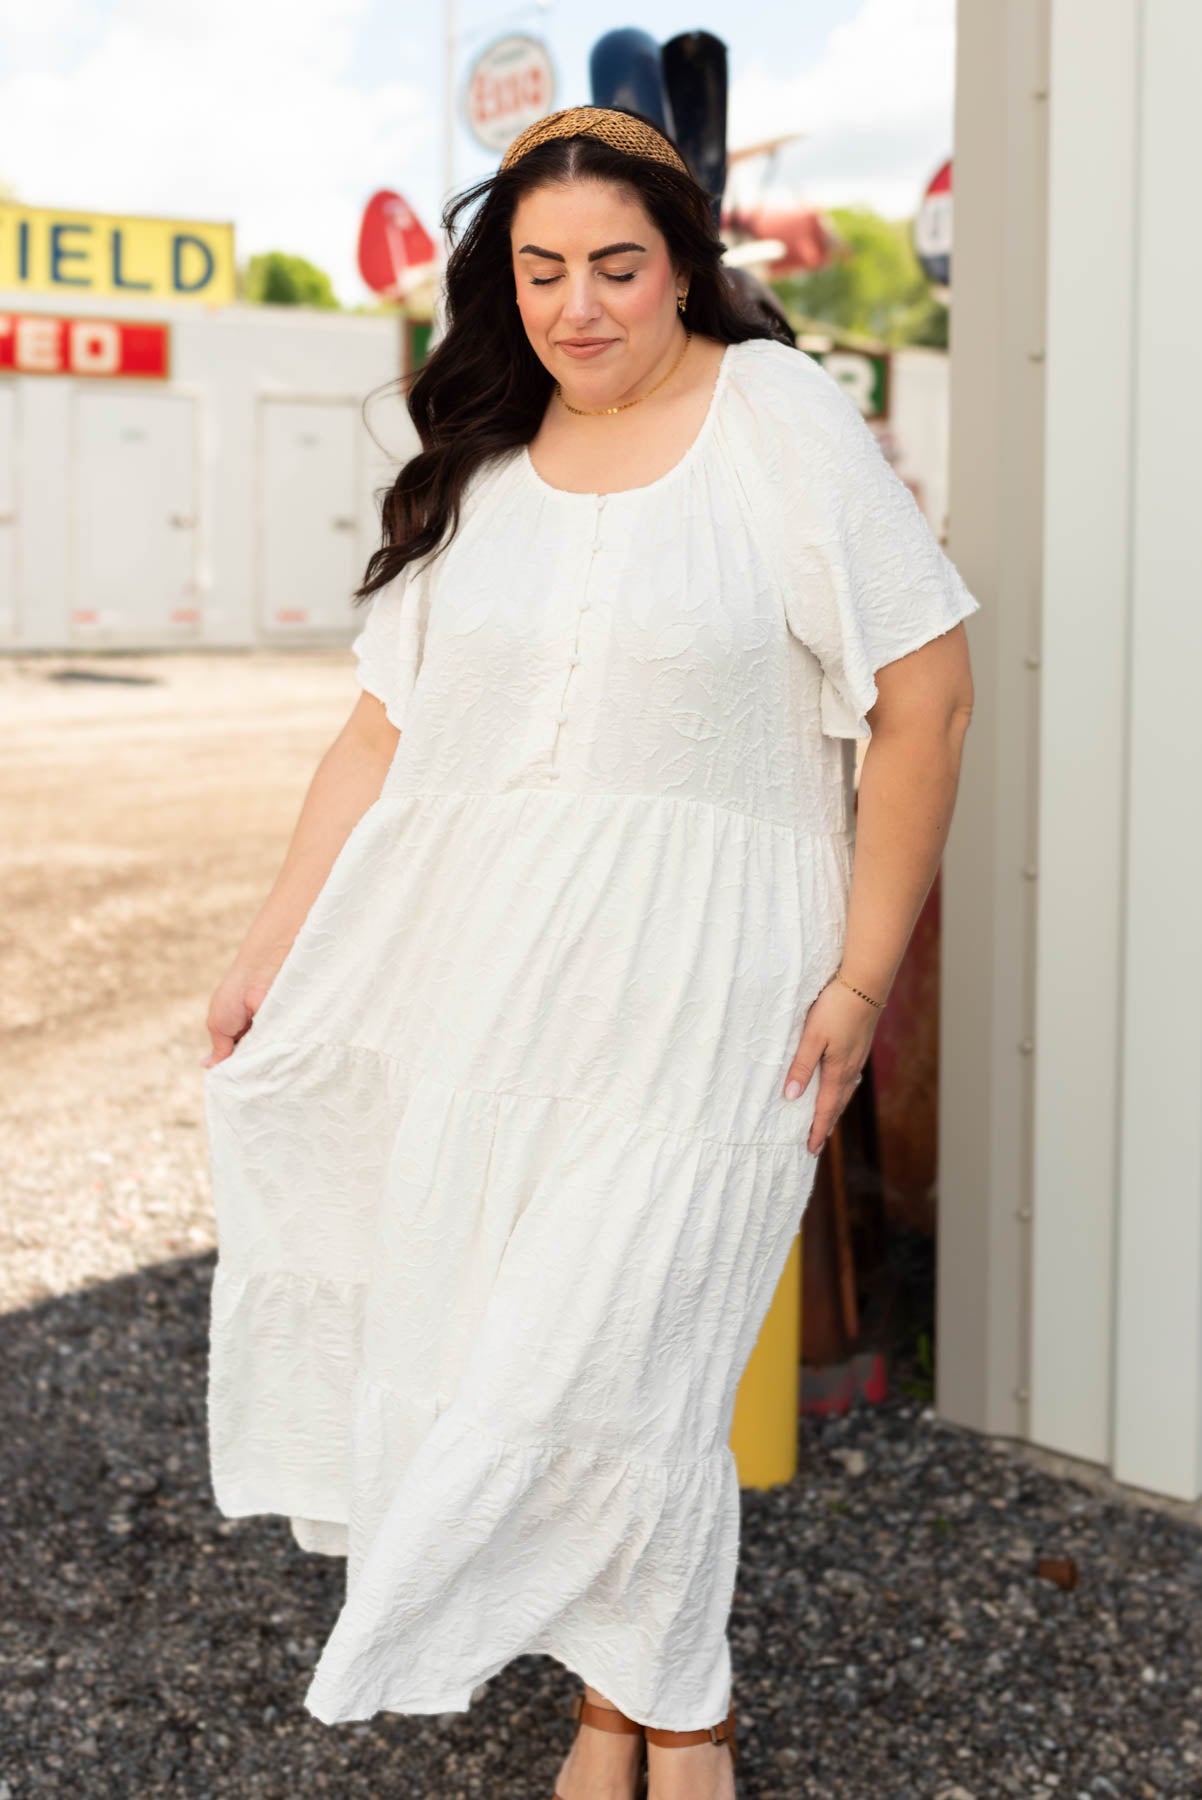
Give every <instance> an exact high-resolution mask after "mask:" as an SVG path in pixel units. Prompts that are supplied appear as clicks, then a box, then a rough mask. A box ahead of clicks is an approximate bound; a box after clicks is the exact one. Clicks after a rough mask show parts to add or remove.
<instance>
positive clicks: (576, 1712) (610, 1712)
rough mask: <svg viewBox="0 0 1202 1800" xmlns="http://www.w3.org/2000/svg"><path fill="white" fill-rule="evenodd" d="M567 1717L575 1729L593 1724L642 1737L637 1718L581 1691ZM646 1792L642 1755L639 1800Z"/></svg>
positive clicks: (552, 1797)
mask: <svg viewBox="0 0 1202 1800" xmlns="http://www.w3.org/2000/svg"><path fill="white" fill-rule="evenodd" d="M569 1717H571V1718H573V1719H575V1721H576V1730H577V1731H579V1730H580V1727H581V1726H582V1725H595V1726H596V1727H597V1729H598V1730H599V1731H623V1732H626V1733H631V1732H633V1733H636V1734H637V1735H638V1736H639V1737H642V1735H643V1727H642V1726H641V1725H640V1724H639V1722H638V1720H637V1719H628V1718H627V1717H626V1714H625V1713H624V1712H619V1711H618V1709H617V1707H616V1706H598V1705H597V1704H596V1702H595V1701H593V1700H586V1699H585V1697H584V1695H583V1693H580V1694H576V1695H575V1696H574V1697H573V1700H572V1705H571V1708H570V1711H569ZM646 1792H647V1760H646V1758H645V1757H644V1759H643V1767H642V1771H641V1773H640V1776H639V1788H638V1795H639V1800H642V1796H643V1795H644V1794H645V1793H646ZM551 1800H560V1796H559V1795H558V1794H553V1795H552V1796H551Z"/></svg>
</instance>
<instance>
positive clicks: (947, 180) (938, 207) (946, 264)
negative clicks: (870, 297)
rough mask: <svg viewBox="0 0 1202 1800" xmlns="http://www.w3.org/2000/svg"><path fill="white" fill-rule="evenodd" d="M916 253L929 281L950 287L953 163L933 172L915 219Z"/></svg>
mask: <svg viewBox="0 0 1202 1800" xmlns="http://www.w3.org/2000/svg"><path fill="white" fill-rule="evenodd" d="M914 254H915V255H916V256H917V258H918V260H919V262H920V263H921V264H922V266H923V269H924V271H925V273H926V277H927V280H928V281H933V282H935V283H936V285H937V286H939V287H949V286H950V285H951V279H952V165H951V161H950V159H949V160H948V161H947V162H945V163H942V164H941V165H940V167H939V168H938V169H937V170H936V171H935V173H934V175H932V177H931V179H930V181H928V183H927V186H926V192H925V193H924V194H923V196H922V204H921V205H920V206H919V208H918V213H917V215H916V217H915V220H914Z"/></svg>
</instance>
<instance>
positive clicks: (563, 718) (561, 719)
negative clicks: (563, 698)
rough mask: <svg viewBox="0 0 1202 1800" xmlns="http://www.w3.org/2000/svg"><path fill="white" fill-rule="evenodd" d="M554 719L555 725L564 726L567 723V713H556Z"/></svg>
mask: <svg viewBox="0 0 1202 1800" xmlns="http://www.w3.org/2000/svg"><path fill="white" fill-rule="evenodd" d="M555 718H556V721H557V723H558V724H560V725H566V724H567V722H568V715H567V713H556V715H555Z"/></svg>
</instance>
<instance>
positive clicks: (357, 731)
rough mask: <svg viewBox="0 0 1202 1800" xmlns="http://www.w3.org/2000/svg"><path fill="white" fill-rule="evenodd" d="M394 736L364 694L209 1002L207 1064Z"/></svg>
mask: <svg viewBox="0 0 1202 1800" xmlns="http://www.w3.org/2000/svg"><path fill="white" fill-rule="evenodd" d="M399 737H400V733H399V731H398V730H397V728H396V726H395V725H393V724H392V723H391V722H390V721H389V719H388V717H387V714H386V713H385V711H384V707H383V704H382V702H381V701H379V700H377V698H376V697H375V695H374V694H369V693H366V692H364V693H363V694H361V695H360V697H359V699H358V701H357V702H356V705H355V707H354V710H353V711H352V712H351V714H350V716H349V718H348V719H347V721H346V724H345V725H344V726H343V727H342V730H341V731H340V732H339V733H338V736H337V737H336V738H335V739H334V741H333V743H332V744H331V745H330V747H329V749H328V750H327V751H326V752H325V754H324V755H323V757H322V759H321V761H320V762H319V763H318V765H317V768H316V769H315V771H314V773H313V778H312V780H311V781H310V783H309V787H308V790H307V792H306V794H305V799H304V803H303V805H302V806H301V810H300V815H299V817H298V819H297V822H296V826H295V829H294V831H293V833H292V837H291V840H290V842H289V844H288V849H287V851H286V853H285V856H284V860H283V863H282V864H281V866H280V872H279V874H278V875H277V876H276V878H275V881H274V882H273V884H272V887H271V891H270V892H269V893H268V895H267V898H266V899H265V900H264V902H263V905H262V907H261V908H260V909H259V912H258V914H257V915H256V917H255V919H254V922H253V923H252V925H251V927H250V929H249V931H248V932H247V934H246V936H245V937H244V938H243V940H242V943H241V945H240V946H239V949H238V952H237V954H236V955H235V957H234V960H233V962H232V963H231V965H230V967H229V969H228V970H227V972H226V974H225V975H224V976H223V977H222V980H221V982H220V983H219V985H218V987H217V989H216V991H215V992H214V994H213V997H212V1000H211V1001H210V1003H209V1012H208V1018H207V1021H206V1023H207V1027H208V1032H209V1036H210V1038H211V1039H212V1046H213V1047H212V1050H211V1051H210V1053H209V1055H208V1056H207V1057H206V1058H205V1066H206V1067H208V1066H209V1065H210V1064H212V1063H219V1062H223V1061H224V1060H225V1058H226V1057H227V1056H229V1055H230V1053H231V1052H232V1050H233V1048H234V1045H235V1044H236V1043H237V1041H238V1039H239V1038H240V1037H241V1036H242V1035H243V1033H244V1032H245V1031H246V1029H247V1027H248V1025H249V1024H250V1022H251V1020H252V1019H253V1017H254V1015H255V1013H256V1012H257V1011H258V1009H259V1007H260V1006H261V1005H262V1003H263V1000H264V998H265V997H266V994H267V990H268V989H269V988H270V986H271V983H272V980H273V979H274V977H275V974H276V971H277V970H278V969H279V966H280V964H281V963H282V962H283V960H284V958H285V957H286V956H287V954H288V951H289V949H290V948H291V946H292V941H293V939H294V938H295V936H296V934H297V932H298V931H299V930H300V927H301V925H302V924H303V923H304V920H305V917H306V915H307V913H308V911H309V908H310V907H311V906H312V904H313V902H314V900H315V899H316V898H317V895H318V894H319V893H320V891H321V888H322V886H323V884H324V883H325V880H326V877H327V876H328V875H329V873H330V870H331V869H332V868H333V866H334V862H335V860H336V858H337V856H338V852H339V851H340V850H341V848H342V846H343V844H344V843H345V842H346V840H347V838H348V837H349V836H350V834H351V831H352V830H353V829H354V827H355V825H356V824H357V822H358V821H359V819H360V818H362V816H363V814H364V813H365V812H366V811H367V809H368V807H369V806H370V805H371V804H372V803H373V801H375V800H377V799H378V798H379V795H380V789H381V787H382V786H383V784H384V777H385V775H386V774H387V772H388V765H389V763H390V762H391V760H392V757H393V754H394V752H395V750H396V746H397V741H398V739H399Z"/></svg>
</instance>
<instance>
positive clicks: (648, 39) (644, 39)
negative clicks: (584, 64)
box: [588, 25, 689, 162]
mask: <svg viewBox="0 0 1202 1800" xmlns="http://www.w3.org/2000/svg"><path fill="white" fill-rule="evenodd" d="M588 74H589V86H590V87H591V89H592V95H593V105H594V106H624V107H625V108H626V109H627V111H628V112H640V113H642V114H644V116H645V117H646V118H648V119H650V120H652V121H653V123H654V124H656V125H658V126H659V128H660V130H661V131H663V132H665V133H666V134H667V136H668V137H670V138H671V139H672V141H673V143H675V142H676V128H675V125H674V123H673V118H672V108H671V105H670V103H669V101H668V95H667V91H666V89H665V87H664V77H663V64H662V59H661V55H660V48H659V44H658V42H657V41H656V39H655V38H653V37H652V36H651V33H650V32H649V31H639V30H638V29H637V28H636V27H635V26H633V25H623V26H621V27H619V29H618V30H616V31H607V32H604V33H603V34H602V36H601V37H599V38H598V39H597V41H596V43H595V44H594V45H593V47H592V50H591V51H590V53H589V59H588ZM678 147H679V146H678ZM682 154H683V152H682ZM688 160H689V159H688V157H687V156H686V157H685V161H686V162H688Z"/></svg>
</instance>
